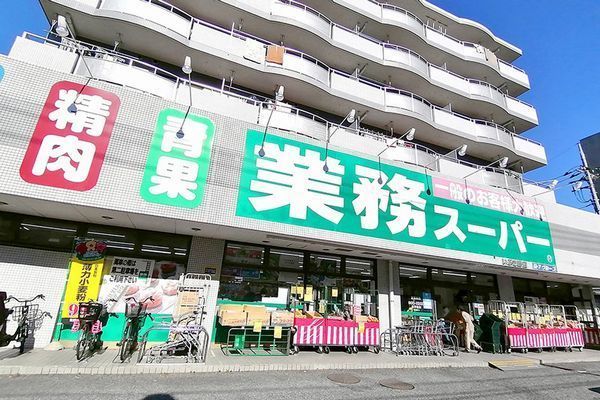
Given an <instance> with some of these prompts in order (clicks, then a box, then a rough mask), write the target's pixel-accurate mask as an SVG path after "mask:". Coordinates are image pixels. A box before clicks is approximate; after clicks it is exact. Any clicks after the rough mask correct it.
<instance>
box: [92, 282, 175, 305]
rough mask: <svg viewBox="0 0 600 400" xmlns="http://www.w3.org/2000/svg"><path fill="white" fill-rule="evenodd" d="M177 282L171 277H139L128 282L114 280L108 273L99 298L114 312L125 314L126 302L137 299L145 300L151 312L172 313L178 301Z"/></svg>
mask: <svg viewBox="0 0 600 400" xmlns="http://www.w3.org/2000/svg"><path fill="white" fill-rule="evenodd" d="M177 284H178V281H174V280H170V279H138V280H137V282H135V283H127V282H126V281H123V282H120V281H113V280H112V279H111V276H110V275H106V276H104V279H103V281H102V289H101V290H100V296H99V298H98V299H99V301H100V303H105V304H107V305H108V310H109V311H110V312H112V313H117V314H124V313H125V304H126V302H127V301H128V300H129V301H131V302H133V300H135V301H136V302H137V301H142V302H144V301H145V304H146V307H147V309H146V310H147V312H149V313H151V314H163V315H164V314H167V315H172V314H173V311H174V309H175V304H176V303H177ZM130 299H133V300H130ZM110 300H116V302H115V301H110Z"/></svg>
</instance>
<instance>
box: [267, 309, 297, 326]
mask: <svg viewBox="0 0 600 400" xmlns="http://www.w3.org/2000/svg"><path fill="white" fill-rule="evenodd" d="M271 325H272V326H292V325H294V313H293V312H291V311H285V310H275V311H273V312H272V313H271Z"/></svg>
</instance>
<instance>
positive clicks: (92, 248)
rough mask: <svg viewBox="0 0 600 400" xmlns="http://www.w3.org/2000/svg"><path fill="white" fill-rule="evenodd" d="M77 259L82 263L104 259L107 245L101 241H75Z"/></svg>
mask: <svg viewBox="0 0 600 400" xmlns="http://www.w3.org/2000/svg"><path fill="white" fill-rule="evenodd" d="M74 248H75V258H76V259H77V260H79V261H81V262H93V261H99V260H102V259H104V254H105V253H106V248H107V245H106V243H105V242H103V241H101V240H94V239H75V244H74Z"/></svg>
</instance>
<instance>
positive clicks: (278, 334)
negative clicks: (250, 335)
mask: <svg viewBox="0 0 600 400" xmlns="http://www.w3.org/2000/svg"><path fill="white" fill-rule="evenodd" d="M281 332H282V329H281V327H280V326H276V327H275V332H273V337H274V338H275V339H281Z"/></svg>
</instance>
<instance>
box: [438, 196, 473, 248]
mask: <svg viewBox="0 0 600 400" xmlns="http://www.w3.org/2000/svg"><path fill="white" fill-rule="evenodd" d="M433 211H434V212H435V213H436V214H442V215H447V216H449V217H450V219H449V220H448V223H447V224H446V226H444V227H443V228H440V229H437V230H435V231H434V233H435V237H436V238H437V239H438V240H442V239H445V238H447V237H448V236H450V235H452V234H454V236H456V237H457V238H458V240H460V241H461V243H462V242H464V241H465V239H466V238H467V236H466V235H465V233H464V232H463V231H462V230H461V229H460V228H459V227H458V210H456V209H454V208H449V207H444V206H438V205H435V206H433Z"/></svg>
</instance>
